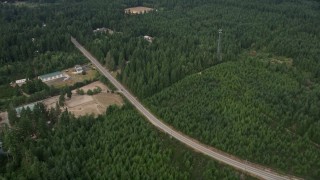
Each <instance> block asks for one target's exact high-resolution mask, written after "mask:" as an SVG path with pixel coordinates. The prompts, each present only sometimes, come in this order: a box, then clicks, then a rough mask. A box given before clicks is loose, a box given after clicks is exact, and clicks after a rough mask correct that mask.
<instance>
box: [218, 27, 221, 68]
mask: <svg viewBox="0 0 320 180" xmlns="http://www.w3.org/2000/svg"><path fill="white" fill-rule="evenodd" d="M221 35H222V29H219V39H218V49H217V58H218V60H219V62H221V61H222V55H221Z"/></svg>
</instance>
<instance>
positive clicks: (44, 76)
mask: <svg viewBox="0 0 320 180" xmlns="http://www.w3.org/2000/svg"><path fill="white" fill-rule="evenodd" d="M60 74H62V73H61V72H60V71H57V72H53V73H49V74H45V75H41V76H39V78H40V79H44V78H48V77H53V76H56V75H60Z"/></svg>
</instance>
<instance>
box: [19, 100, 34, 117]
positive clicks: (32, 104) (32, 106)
mask: <svg viewBox="0 0 320 180" xmlns="http://www.w3.org/2000/svg"><path fill="white" fill-rule="evenodd" d="M38 103H39V102H35V103H31V104H27V105H24V106H20V107H17V108H16V112H17V116H18V117H19V116H20V114H21V112H22V110H23V109H27V108H29V109H30V110H31V111H32V110H33V109H34V106H35V105H36V104H38Z"/></svg>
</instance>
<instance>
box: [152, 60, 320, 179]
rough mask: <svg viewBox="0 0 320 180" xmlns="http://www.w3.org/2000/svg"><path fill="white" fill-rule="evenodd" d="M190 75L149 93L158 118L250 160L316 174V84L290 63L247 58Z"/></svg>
mask: <svg viewBox="0 0 320 180" xmlns="http://www.w3.org/2000/svg"><path fill="white" fill-rule="evenodd" d="M244 57H245V58H244V59H241V61H237V62H228V63H223V64H219V65H217V66H215V67H213V68H210V69H208V70H205V71H203V72H201V73H198V74H195V75H192V76H189V77H187V78H185V79H183V80H182V81H180V82H178V83H176V84H174V85H173V86H171V87H170V88H167V89H165V90H163V91H162V92H160V93H158V94H156V95H154V96H152V97H151V98H148V99H147V100H146V103H147V104H149V107H150V108H151V110H152V111H154V112H156V114H158V116H159V117H161V119H163V120H164V121H166V122H168V124H171V125H173V126H174V127H176V128H177V129H181V130H182V131H183V132H184V133H186V134H189V135H191V136H193V137H195V138H197V139H199V140H201V141H202V142H205V143H207V144H210V145H212V146H214V147H217V148H218V149H221V150H223V151H226V152H229V153H231V154H234V155H237V156H240V157H242V158H243V159H247V160H250V161H253V162H258V163H260V164H265V165H267V166H271V167H274V168H276V169H279V170H282V171H285V172H288V173H291V174H297V175H300V176H303V177H306V178H308V179H319V177H320V141H319V140H320V122H319V109H320V104H319V102H320V96H319V95H320V86H319V84H309V85H308V86H301V85H300V83H299V82H298V81H297V80H296V79H295V78H296V73H299V72H297V71H296V69H294V68H293V67H288V66H286V65H283V64H277V63H274V62H272V59H274V58H275V57H273V58H268V57H267V56H264V55H262V57H259V56H257V57H251V58H250V57H249V58H248V56H244Z"/></svg>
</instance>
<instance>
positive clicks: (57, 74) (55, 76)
mask: <svg viewBox="0 0 320 180" xmlns="http://www.w3.org/2000/svg"><path fill="white" fill-rule="evenodd" d="M64 77H65V76H64V75H63V73H62V72H60V71H57V72H54V73H50V74H45V75H41V76H39V77H38V78H39V79H41V81H42V82H47V81H52V80H55V79H59V78H64Z"/></svg>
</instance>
